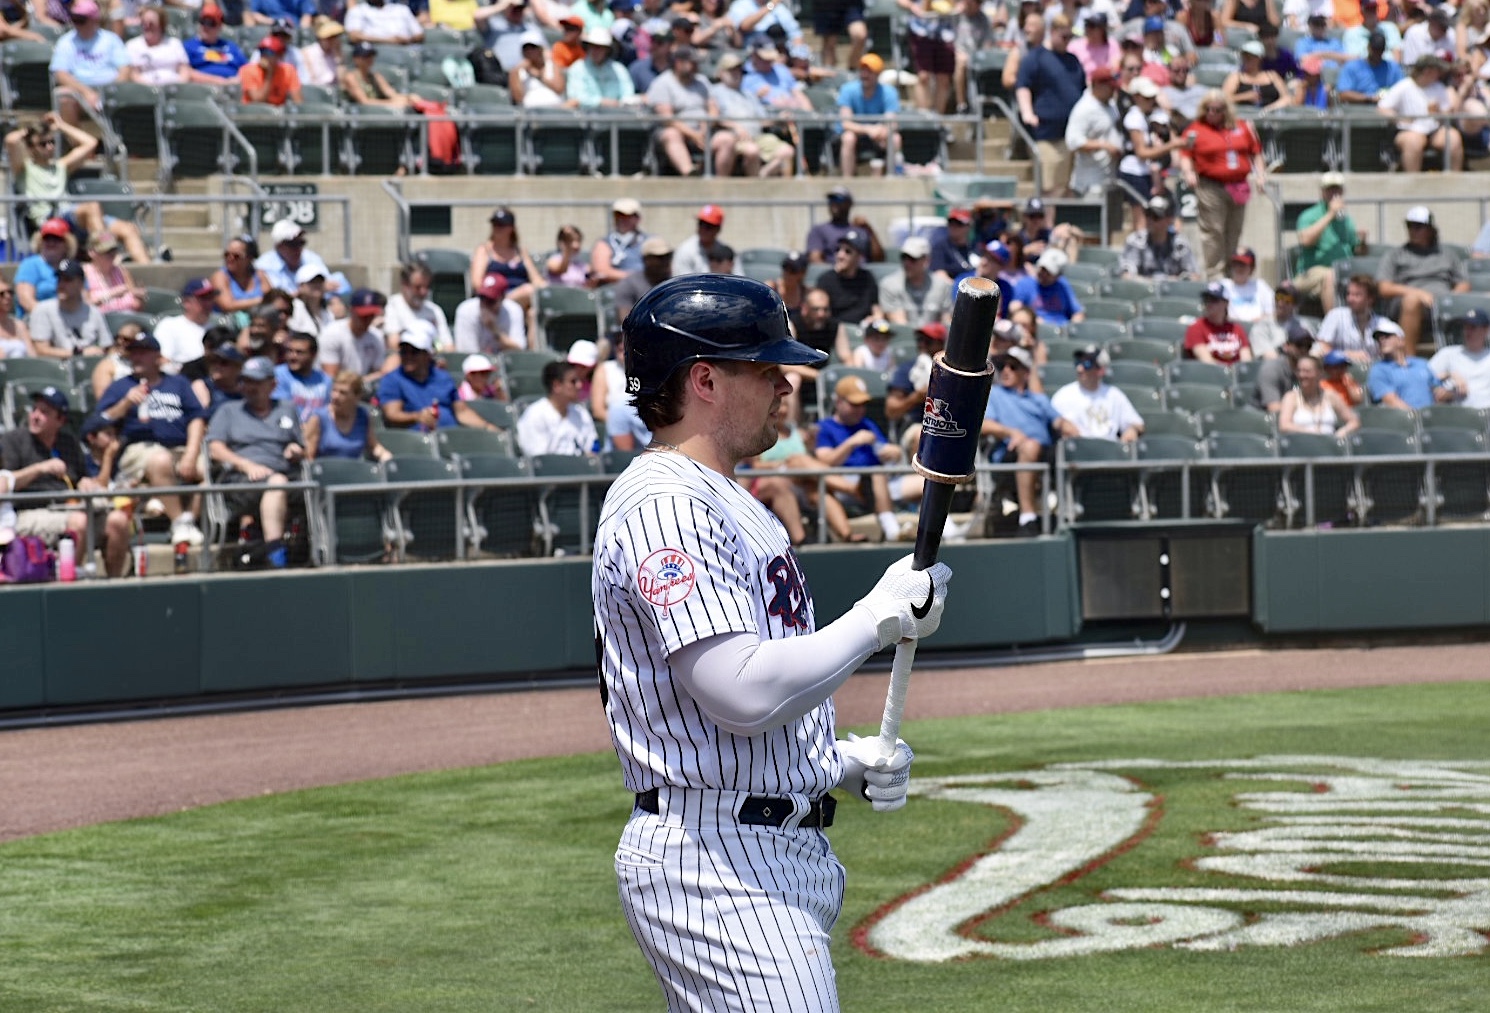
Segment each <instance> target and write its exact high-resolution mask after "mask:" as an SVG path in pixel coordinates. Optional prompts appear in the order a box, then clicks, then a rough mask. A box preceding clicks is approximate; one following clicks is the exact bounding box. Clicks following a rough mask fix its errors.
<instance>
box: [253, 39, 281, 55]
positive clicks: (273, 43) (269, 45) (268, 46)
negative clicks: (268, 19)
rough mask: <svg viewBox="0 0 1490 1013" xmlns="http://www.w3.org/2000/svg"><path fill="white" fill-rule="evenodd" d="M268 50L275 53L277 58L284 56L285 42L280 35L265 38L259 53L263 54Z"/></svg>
mask: <svg viewBox="0 0 1490 1013" xmlns="http://www.w3.org/2000/svg"><path fill="white" fill-rule="evenodd" d="M266 50H267V51H268V52H271V53H273V54H274V55H275V56H284V55H285V40H284V39H281V38H280V37H279V36H278V35H266V36H264V38H263V39H261V40H260V41H259V52H261V53H262V52H265V51H266Z"/></svg>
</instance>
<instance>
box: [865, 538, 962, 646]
mask: <svg viewBox="0 0 1490 1013" xmlns="http://www.w3.org/2000/svg"><path fill="white" fill-rule="evenodd" d="M951 579H952V568H951V567H950V566H948V565H947V564H946V563H937V564H935V565H934V566H932V568H931V569H929V570H912V569H911V557H910V556H902V557H901V558H900V559H897V560H896V561H895V562H893V563H891V564H890V568H889V569H888V570H886V571H885V575H884V576H883V577H881V578H880V579H879V583H878V584H876V585H874V587H873V589H872V590H870V592H869V593H868V594H866V595H865V596H864V597H862V598H860V599H859V600H858V601H857V602H855V603H854V607H855V608H862V609H864V610H866V611H867V612H868V613H869V614H870V616H871V617H873V619H874V625H875V628H876V629H877V630H878V631H879V639H880V643H879V650H883V649H884V648H886V647H888V646H890V645H891V644H895V643H899V642H900V641H902V640H921V639H923V638H925V637H929V636H931V635H932V634H933V633H935V632H936V628H937V627H938V626H940V625H941V624H942V609H943V608H945V607H946V604H947V582H948V581H949V580H951Z"/></svg>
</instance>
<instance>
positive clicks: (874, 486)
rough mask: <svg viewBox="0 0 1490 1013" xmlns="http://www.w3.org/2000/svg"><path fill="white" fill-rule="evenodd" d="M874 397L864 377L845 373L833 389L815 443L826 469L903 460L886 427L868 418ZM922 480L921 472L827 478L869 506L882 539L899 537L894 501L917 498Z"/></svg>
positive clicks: (834, 489) (835, 489)
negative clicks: (830, 406) (828, 410)
mask: <svg viewBox="0 0 1490 1013" xmlns="http://www.w3.org/2000/svg"><path fill="white" fill-rule="evenodd" d="M871 400H873V398H872V396H871V395H870V393H869V385H868V384H866V383H865V382H864V380H863V378H862V377H859V376H845V377H844V378H843V379H841V380H839V381H838V383H837V385H836V386H834V388H833V414H832V415H830V416H828V417H827V418H825V419H823V420H822V421H820V422H819V423H818V428H817V448H816V450H814V451H813V454H814V456H816V457H817V459H818V460H819V461H820V462H821V463H822V464H823V465H825V466H827V467H829V468H878V467H880V466H882V465H890V464H899V463H900V462H901V461H902V460H904V459H905V453H904V452H903V451H902V450H901V449H900V447H899V446H898V445H896V444H894V443H891V442H890V441H889V440H888V439H886V438H885V434H884V432H883V431H882V430H881V429H880V427H879V426H877V425H875V424H874V421H873V420H872V419H869V418H867V417H866V416H867V413H868V409H869V402H870V401H871ZM922 485H923V482H922V479H921V477H920V476H919V475H894V476H889V475H883V474H880V475H845V476H843V477H842V478H838V477H836V476H835V477H834V478H830V479H829V480H828V488H829V490H830V491H832V492H833V493H834V494H835V495H837V494H846V495H847V496H849V497H850V498H851V499H855V500H857V501H858V503H859V505H861V506H870V505H871V504H872V505H873V508H874V513H875V517H876V519H877V520H878V521H879V522H880V528H881V529H882V530H883V531H884V532H885V540H886V541H889V542H893V541H895V540H897V539H898V538H899V537H900V522H899V521H898V520H897V519H896V517H895V504H896V503H897V502H908V501H911V500H920V498H921V489H922Z"/></svg>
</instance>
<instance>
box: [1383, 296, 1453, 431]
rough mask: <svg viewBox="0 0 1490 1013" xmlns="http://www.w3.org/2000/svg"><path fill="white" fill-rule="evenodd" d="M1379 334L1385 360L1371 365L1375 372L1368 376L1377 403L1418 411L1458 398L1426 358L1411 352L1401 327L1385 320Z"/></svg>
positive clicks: (1386, 406) (1388, 406)
mask: <svg viewBox="0 0 1490 1013" xmlns="http://www.w3.org/2000/svg"><path fill="white" fill-rule="evenodd" d="M1375 336H1376V341H1377V343H1378V344H1379V345H1380V346H1381V359H1380V360H1379V361H1377V362H1374V363H1372V364H1371V372H1370V373H1369V374H1367V376H1366V389H1367V391H1369V392H1370V394H1371V402H1372V403H1373V404H1379V405H1381V406H1383V407H1385V408H1400V409H1402V410H1403V411H1417V410H1418V409H1420V408H1428V407H1431V406H1432V405H1435V404H1447V403H1448V402H1450V401H1453V400H1454V399H1455V397H1456V396H1457V392H1456V391H1455V390H1454V389H1453V387H1452V386H1450V385H1449V384H1448V383H1447V382H1446V381H1444V380H1443V379H1441V378H1439V377H1438V376H1435V375H1434V373H1433V370H1432V369H1430V368H1429V367H1428V361H1427V360H1426V359H1423V358H1421V357H1420V356H1416V355H1410V354H1409V353H1408V351H1407V339H1406V337H1405V335H1404V334H1403V331H1402V328H1401V327H1398V326H1397V325H1396V324H1395V323H1394V322H1392V321H1391V320H1387V319H1381V320H1379V321H1378V323H1377V325H1376V335H1375Z"/></svg>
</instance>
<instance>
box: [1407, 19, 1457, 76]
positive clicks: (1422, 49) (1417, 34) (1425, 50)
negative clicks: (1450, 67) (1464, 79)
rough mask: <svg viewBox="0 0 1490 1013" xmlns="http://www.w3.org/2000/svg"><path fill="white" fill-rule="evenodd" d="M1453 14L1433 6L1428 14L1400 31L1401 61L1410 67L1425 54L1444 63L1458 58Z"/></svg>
mask: <svg viewBox="0 0 1490 1013" xmlns="http://www.w3.org/2000/svg"><path fill="white" fill-rule="evenodd" d="M1453 25H1454V15H1453V14H1452V13H1451V12H1450V11H1449V10H1446V9H1444V8H1442V7H1433V8H1431V9H1430V10H1429V11H1428V16H1427V17H1426V18H1425V19H1424V20H1422V21H1419V22H1418V23H1417V24H1415V25H1413V26H1412V27H1410V28H1408V29H1407V30H1406V31H1405V32H1403V33H1402V63H1403V64H1404V65H1405V66H1408V67H1412V66H1414V65H1416V64H1417V62H1418V61H1419V60H1421V59H1422V58H1423V57H1425V56H1436V57H1438V59H1439V60H1441V61H1443V62H1444V63H1453V62H1454V61H1455V60H1456V59H1458V55H1459V54H1458V52H1457V49H1456V46H1455V44H1454V34H1453V32H1452V31H1451V29H1452V28H1453Z"/></svg>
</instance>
